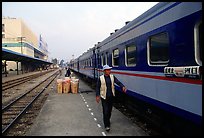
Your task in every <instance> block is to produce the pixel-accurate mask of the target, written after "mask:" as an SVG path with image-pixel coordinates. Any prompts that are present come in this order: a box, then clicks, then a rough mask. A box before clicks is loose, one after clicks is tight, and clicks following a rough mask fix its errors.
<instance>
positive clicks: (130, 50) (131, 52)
mask: <svg viewBox="0 0 204 138" xmlns="http://www.w3.org/2000/svg"><path fill="white" fill-rule="evenodd" d="M125 64H126V66H135V65H136V46H135V45H134V44H131V45H128V46H127V47H126V49H125Z"/></svg>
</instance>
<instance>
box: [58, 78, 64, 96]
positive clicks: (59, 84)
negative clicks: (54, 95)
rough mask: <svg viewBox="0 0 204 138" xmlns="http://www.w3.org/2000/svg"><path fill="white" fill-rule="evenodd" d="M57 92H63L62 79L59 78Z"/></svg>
mask: <svg viewBox="0 0 204 138" xmlns="http://www.w3.org/2000/svg"><path fill="white" fill-rule="evenodd" d="M57 92H58V93H62V92H63V91H62V79H57Z"/></svg>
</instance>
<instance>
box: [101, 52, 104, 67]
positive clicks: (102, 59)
mask: <svg viewBox="0 0 204 138" xmlns="http://www.w3.org/2000/svg"><path fill="white" fill-rule="evenodd" d="M103 57H104V55H103V54H102V55H101V65H102V66H103V65H105V64H104V58H103Z"/></svg>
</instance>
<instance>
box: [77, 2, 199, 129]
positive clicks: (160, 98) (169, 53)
mask: <svg viewBox="0 0 204 138" xmlns="http://www.w3.org/2000/svg"><path fill="white" fill-rule="evenodd" d="M84 57H85V55H84ZM89 58H92V59H93V60H92V68H89V69H90V70H92V71H91V72H90V71H89V72H88V71H86V72H85V71H79V72H80V73H82V74H86V75H88V76H91V77H92V78H98V76H100V75H101V74H102V66H103V65H105V64H108V65H109V66H112V67H113V68H112V73H113V74H114V75H115V76H116V77H117V78H118V79H119V80H120V81H121V82H122V83H123V84H124V85H125V86H126V87H127V89H128V91H127V93H126V94H127V95H128V96H129V97H132V98H133V99H134V100H135V101H136V100H140V101H143V102H145V103H148V104H149V105H152V106H155V107H158V108H159V109H161V110H163V111H165V112H167V113H171V114H174V115H176V116H179V117H181V118H184V119H186V120H189V121H191V122H193V123H195V124H196V125H201V124H202V74H201V73H202V72H201V67H202V3H201V2H161V3H158V4H157V5H155V6H153V7H152V8H151V9H149V10H148V11H146V12H145V13H143V14H142V15H141V16H139V17H137V18H136V19H134V20H133V21H131V22H129V23H127V24H126V25H125V26H124V27H122V28H121V29H119V30H117V31H116V32H115V33H113V34H111V35H110V36H109V37H107V38H106V39H105V40H103V41H102V42H100V43H98V44H97V45H96V46H95V47H94V48H93V49H91V51H89V54H88V53H87V54H86V59H89ZM82 60H84V59H82ZM79 62H82V61H79ZM80 66H81V64H79V68H80V69H81V68H82V67H80ZM93 70H94V71H93ZM90 73H93V74H92V75H91V74H90ZM116 89H117V90H118V91H121V89H120V88H119V87H118V86H117V85H116Z"/></svg>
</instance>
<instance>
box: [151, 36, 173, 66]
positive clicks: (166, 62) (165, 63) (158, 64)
mask: <svg viewBox="0 0 204 138" xmlns="http://www.w3.org/2000/svg"><path fill="white" fill-rule="evenodd" d="M164 33H165V34H167V39H168V44H169V45H170V41H169V34H168V32H160V33H157V34H154V35H151V36H149V37H148V40H147V62H148V65H149V66H167V65H168V64H169V61H170V59H168V60H167V61H165V62H154V61H153V62H154V63H152V61H151V59H150V40H151V38H152V37H154V36H157V35H161V34H164ZM168 51H169V50H168Z"/></svg>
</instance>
